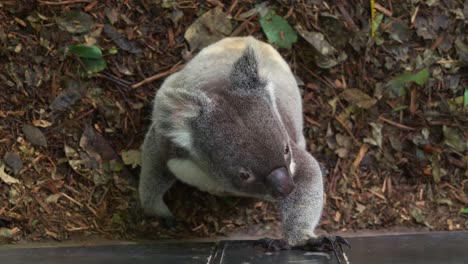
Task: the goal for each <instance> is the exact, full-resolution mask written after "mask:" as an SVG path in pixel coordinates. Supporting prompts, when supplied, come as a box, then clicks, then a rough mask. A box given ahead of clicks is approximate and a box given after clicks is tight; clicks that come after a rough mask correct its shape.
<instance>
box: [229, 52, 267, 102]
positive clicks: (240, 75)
mask: <svg viewBox="0 0 468 264" xmlns="http://www.w3.org/2000/svg"><path fill="white" fill-rule="evenodd" d="M229 79H230V82H231V84H232V91H233V92H235V93H238V94H246V95H252V94H258V93H261V92H262V91H264V87H265V86H266V82H265V81H264V80H262V79H261V78H260V76H259V70H258V59H257V57H256V55H255V52H254V49H253V48H252V47H247V48H246V49H245V51H244V53H243V54H242V56H241V57H240V58H239V59H238V60H237V61H236V62H235V63H234V65H233V68H232V71H231V74H230V78H229Z"/></svg>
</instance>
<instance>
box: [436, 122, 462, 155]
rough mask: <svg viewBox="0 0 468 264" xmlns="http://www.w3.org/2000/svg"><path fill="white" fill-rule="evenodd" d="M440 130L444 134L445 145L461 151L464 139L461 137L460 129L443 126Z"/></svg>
mask: <svg viewBox="0 0 468 264" xmlns="http://www.w3.org/2000/svg"><path fill="white" fill-rule="evenodd" d="M442 132H443V134H444V143H445V144H446V145H447V146H449V147H451V148H453V149H455V150H456V151H459V152H463V151H464V150H465V144H466V143H465V142H466V141H465V139H464V137H463V133H462V131H460V130H458V129H457V128H452V127H448V126H443V127H442Z"/></svg>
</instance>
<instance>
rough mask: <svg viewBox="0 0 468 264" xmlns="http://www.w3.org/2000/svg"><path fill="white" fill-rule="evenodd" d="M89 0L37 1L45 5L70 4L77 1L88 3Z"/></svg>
mask: <svg viewBox="0 0 468 264" xmlns="http://www.w3.org/2000/svg"><path fill="white" fill-rule="evenodd" d="M90 2H91V0H65V1H60V2H51V1H39V3H41V4H45V5H54V6H58V5H71V4H78V3H90Z"/></svg>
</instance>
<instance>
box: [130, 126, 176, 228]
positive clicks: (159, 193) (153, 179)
mask: <svg viewBox="0 0 468 264" xmlns="http://www.w3.org/2000/svg"><path fill="white" fill-rule="evenodd" d="M167 146H168V144H167V142H165V140H164V139H163V138H162V137H161V136H160V135H158V133H157V131H156V130H155V129H154V127H153V126H152V127H151V128H150V129H149V131H148V133H147V134H146V137H145V141H144V142H143V152H142V164H141V173H140V183H139V185H138V192H139V195H140V202H141V206H142V207H143V210H144V211H145V214H147V215H149V216H156V217H161V218H166V219H167V218H172V213H171V211H170V210H169V208H168V207H167V205H166V204H165V203H164V200H163V197H164V194H165V193H166V191H167V190H168V189H169V188H170V187H171V186H172V184H174V182H175V181H176V178H175V177H174V176H173V175H172V174H171V173H170V172H169V171H168V169H167V167H166V164H165V163H166V160H167V155H168V154H167V152H168V150H167Z"/></svg>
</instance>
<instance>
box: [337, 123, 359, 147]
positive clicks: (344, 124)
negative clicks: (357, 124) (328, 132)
mask: <svg viewBox="0 0 468 264" xmlns="http://www.w3.org/2000/svg"><path fill="white" fill-rule="evenodd" d="M335 119H336V120H337V121H338V123H340V124H341V126H342V127H344V129H345V130H346V132H348V134H349V135H350V136H351V138H352V139H353V140H354V143H356V144H359V141H358V140H357V139H356V138H355V137H354V135H353V132H352V131H351V129H350V128H349V127H348V125H347V124H346V123H345V122H344V121H343V120H342V119H341V118H339V117H338V116H335Z"/></svg>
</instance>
